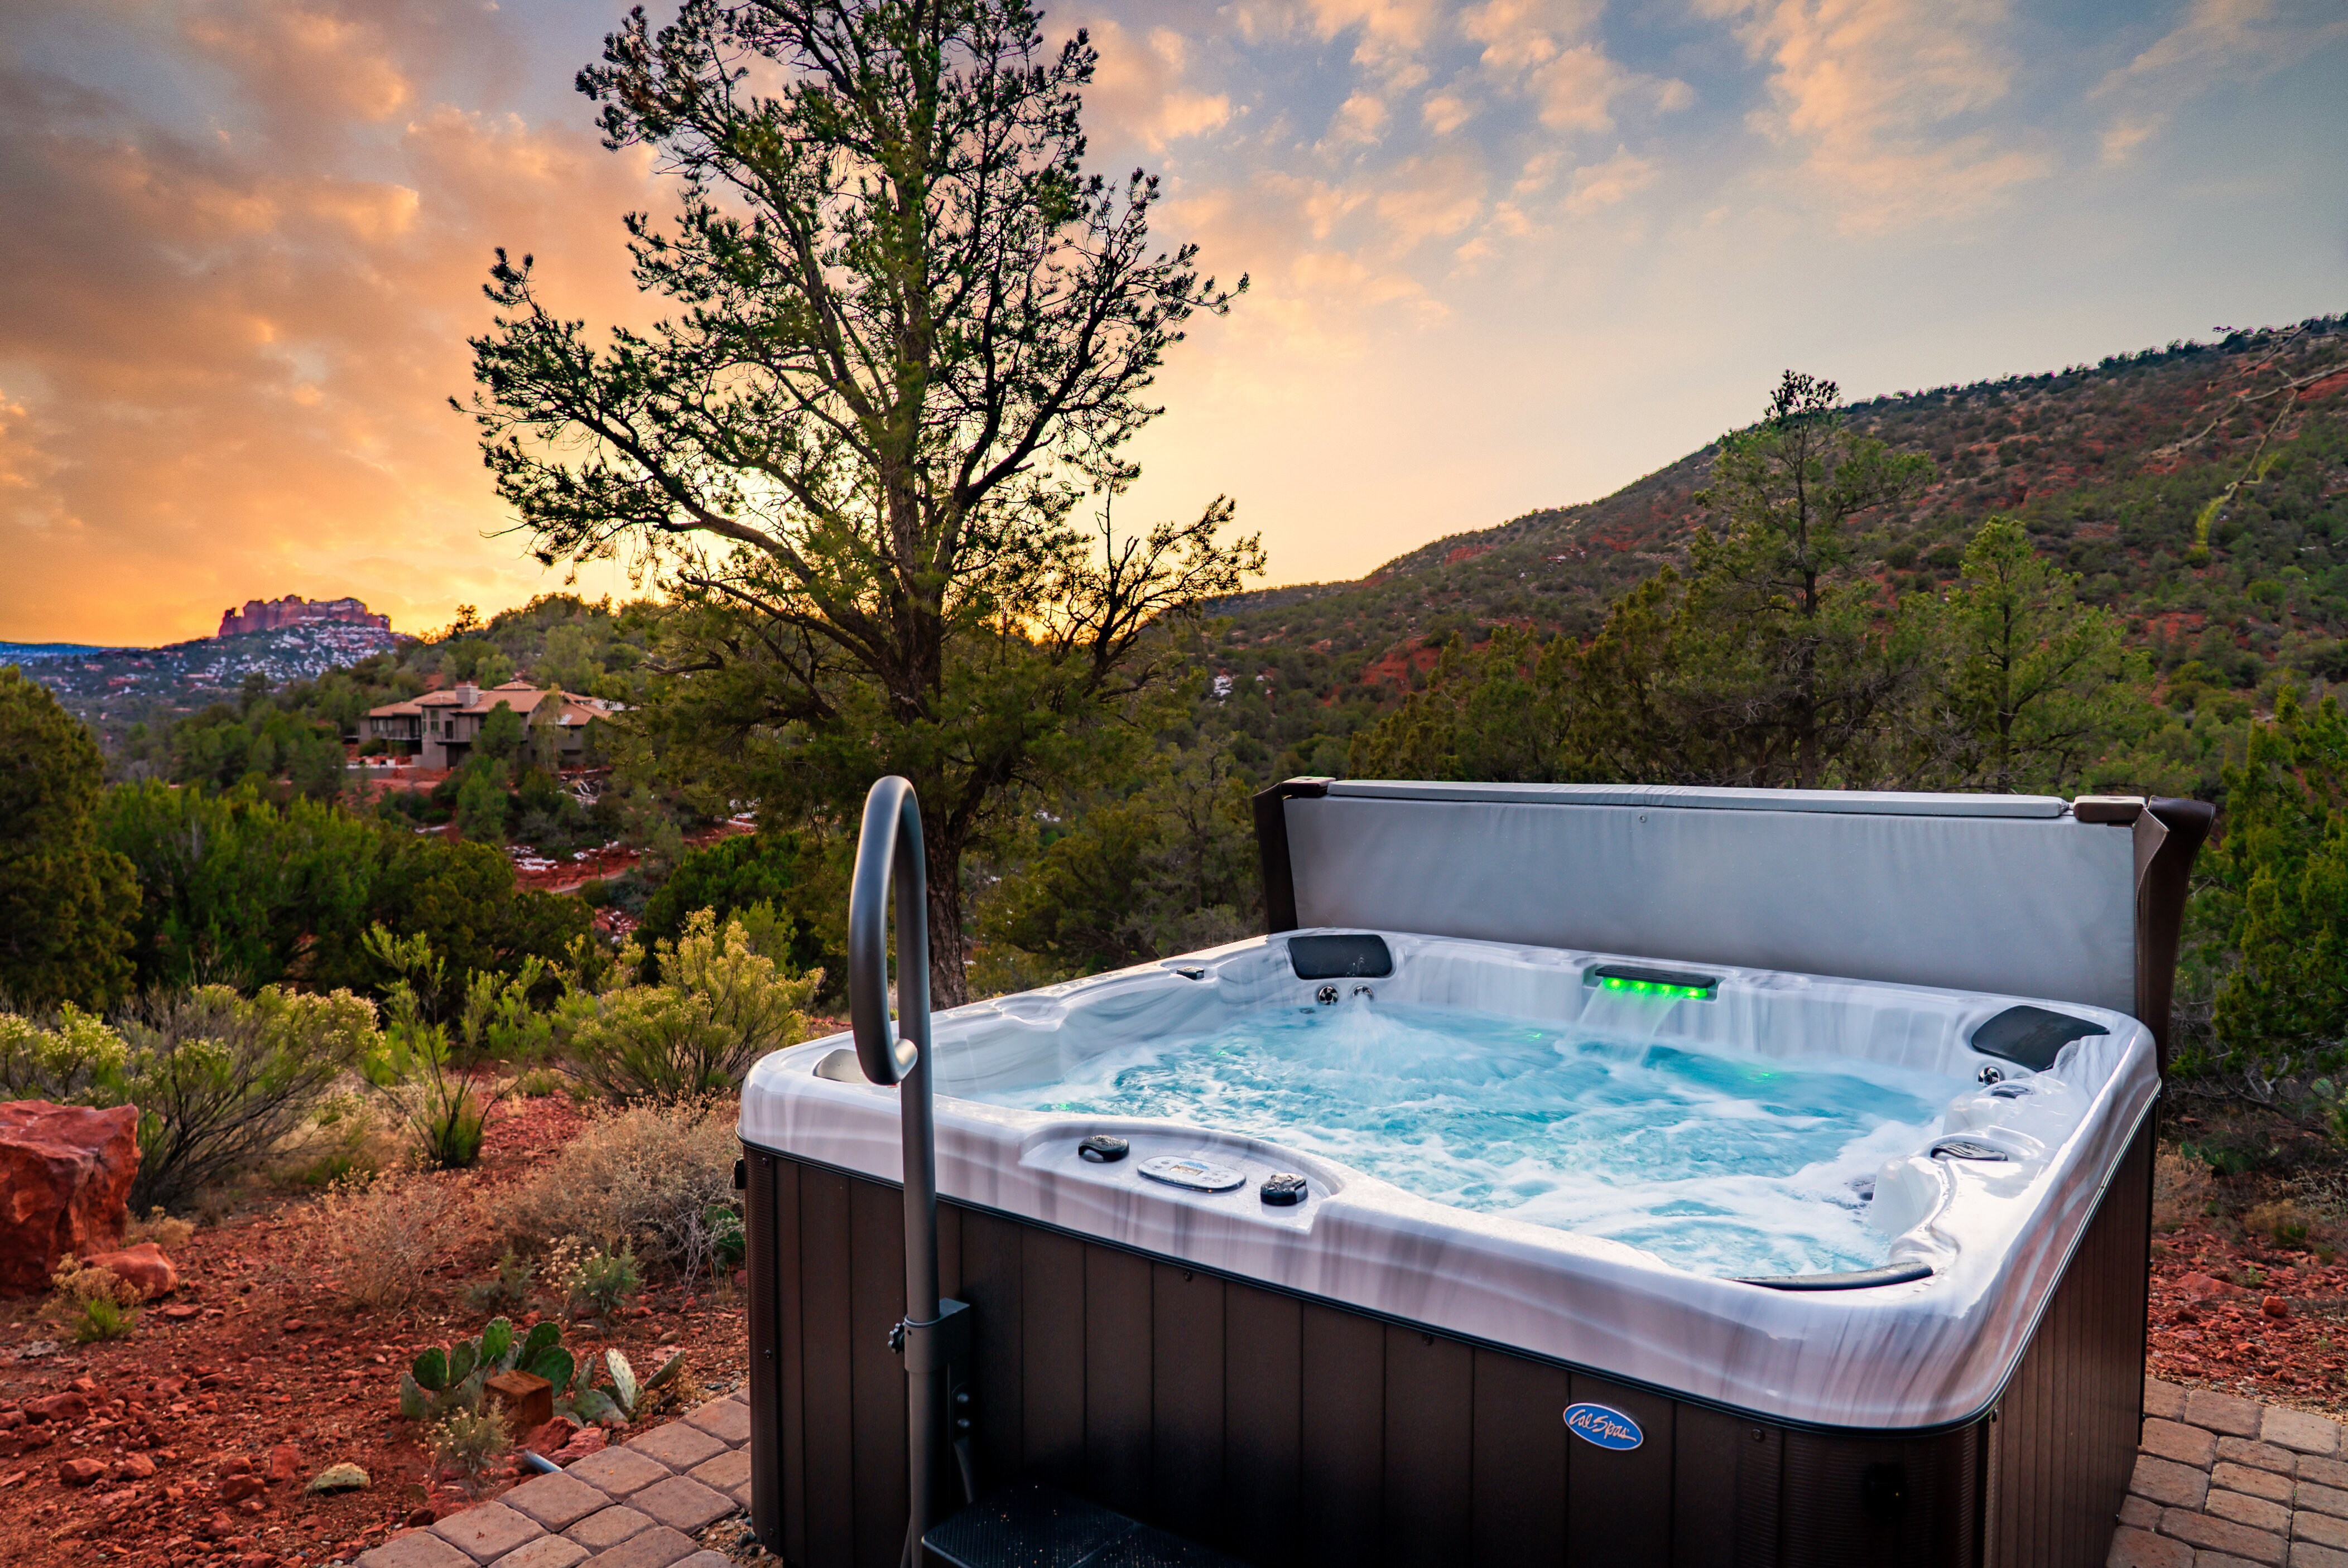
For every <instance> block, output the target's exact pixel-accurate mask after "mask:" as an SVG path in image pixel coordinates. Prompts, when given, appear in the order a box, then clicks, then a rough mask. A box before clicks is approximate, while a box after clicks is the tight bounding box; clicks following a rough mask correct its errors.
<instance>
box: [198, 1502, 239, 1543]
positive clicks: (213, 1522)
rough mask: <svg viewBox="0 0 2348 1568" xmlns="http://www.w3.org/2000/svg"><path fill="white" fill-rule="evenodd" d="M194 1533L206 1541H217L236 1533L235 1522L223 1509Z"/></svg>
mask: <svg viewBox="0 0 2348 1568" xmlns="http://www.w3.org/2000/svg"><path fill="white" fill-rule="evenodd" d="M196 1533H197V1534H199V1535H201V1536H202V1537H203V1538H204V1539H205V1540H207V1541H218V1540H221V1539H222V1538H223V1537H225V1536H230V1535H233V1534H235V1533H236V1521H235V1520H233V1519H232V1518H230V1517H229V1513H228V1510H226V1509H224V1508H223V1509H221V1510H219V1511H217V1512H214V1513H213V1514H212V1516H211V1518H210V1519H207V1520H205V1521H204V1522H203V1523H202V1524H201V1525H200V1526H198V1527H197V1530H196Z"/></svg>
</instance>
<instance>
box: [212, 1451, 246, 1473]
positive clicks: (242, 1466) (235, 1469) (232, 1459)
mask: <svg viewBox="0 0 2348 1568" xmlns="http://www.w3.org/2000/svg"><path fill="white" fill-rule="evenodd" d="M218 1463H219V1466H220V1472H221V1474H222V1475H243V1474H245V1473H247V1472H248V1471H251V1470H252V1460H251V1459H250V1458H248V1457H247V1456H245V1455H243V1454H223V1455H221V1458H220V1460H219V1461H218Z"/></svg>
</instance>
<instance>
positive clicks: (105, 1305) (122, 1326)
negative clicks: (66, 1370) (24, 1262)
mask: <svg viewBox="0 0 2348 1568" xmlns="http://www.w3.org/2000/svg"><path fill="white" fill-rule="evenodd" d="M49 1285H50V1286H51V1287H52V1288H53V1289H54V1290H56V1292H57V1305H58V1306H59V1307H61V1308H62V1309H63V1310H64V1312H65V1314H66V1321H67V1325H68V1327H71V1328H72V1330H73V1337H74V1342H75V1343H76V1344H77V1345H88V1344H92V1343H94V1342H96V1341H98V1340H100V1339H125V1338H128V1337H129V1336H130V1333H131V1331H132V1330H133V1329H134V1328H136V1327H138V1321H139V1310H138V1308H139V1303H140V1302H141V1301H143V1300H144V1299H145V1297H144V1296H141V1295H140V1294H139V1287H138V1286H135V1285H133V1284H131V1283H130V1282H129V1280H127V1279H124V1278H122V1277H121V1276H119V1275H117V1274H116V1273H115V1272H114V1271H113V1270H112V1269H110V1268H92V1267H89V1266H86V1265H84V1264H82V1263H80V1262H77V1260H76V1259H75V1258H74V1257H73V1256H72V1255H70V1254H68V1255H66V1256H65V1257H63V1258H61V1259H60V1260H58V1263H57V1272H56V1273H55V1274H53V1275H51V1276H49Z"/></svg>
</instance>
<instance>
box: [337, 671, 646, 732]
mask: <svg viewBox="0 0 2348 1568" xmlns="http://www.w3.org/2000/svg"><path fill="white" fill-rule="evenodd" d="M467 691H471V692H473V700H472V701H471V702H467V701H466V700H465V693H466V692H467ZM549 698H558V699H560V700H561V708H560V709H558V710H557V711H556V713H555V723H558V724H584V723H589V722H591V721H592V720H595V719H600V718H602V717H603V716H604V715H605V714H606V713H614V712H619V710H620V704H619V703H617V702H605V701H603V700H602V698H600V697H582V696H581V695H580V694H579V693H578V692H564V691H561V690H559V689H556V688H551V687H539V686H533V685H531V684H530V682H527V681H509V682H506V683H505V684H503V685H501V686H491V687H488V688H486V689H482V688H469V687H462V686H452V687H449V688H448V689H447V690H445V691H439V692H425V693H424V694H423V695H422V696H420V697H416V698H411V699H410V700H408V701H407V702H386V703H385V704H384V705H383V706H382V707H380V708H369V709H368V710H367V717H368V718H370V719H392V718H409V717H413V716H415V715H417V714H420V713H422V712H425V711H426V710H427V709H430V710H432V711H435V712H444V711H453V713H467V714H477V715H481V716H487V715H488V714H489V713H492V712H496V711H497V707H498V704H499V703H500V702H502V703H504V704H505V705H506V706H507V707H509V708H511V709H512V710H513V711H514V712H516V713H519V714H520V715H521V716H522V717H523V718H525V719H527V718H529V717H530V715H531V714H533V713H535V712H537V711H538V709H539V706H540V705H541V703H543V702H546V701H547V699H549ZM452 716H453V714H452Z"/></svg>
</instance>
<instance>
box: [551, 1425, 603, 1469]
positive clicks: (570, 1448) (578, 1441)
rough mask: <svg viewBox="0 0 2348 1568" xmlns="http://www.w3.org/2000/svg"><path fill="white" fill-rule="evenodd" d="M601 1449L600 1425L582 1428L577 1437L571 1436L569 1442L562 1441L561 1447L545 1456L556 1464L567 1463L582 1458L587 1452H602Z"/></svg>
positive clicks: (601, 1433) (601, 1431)
mask: <svg viewBox="0 0 2348 1568" xmlns="http://www.w3.org/2000/svg"><path fill="white" fill-rule="evenodd" d="M602 1451H603V1429H602V1428H601V1427H588V1428H586V1429H584V1430H582V1431H581V1432H580V1434H579V1435H578V1436H577V1437H575V1438H572V1440H570V1441H569V1442H567V1443H564V1444H563V1445H562V1446H561V1448H559V1449H557V1450H554V1451H553V1452H552V1453H551V1454H549V1455H547V1456H546V1457H547V1458H549V1459H551V1460H553V1461H554V1462H555V1463H557V1464H569V1463H571V1461H572V1460H582V1459H585V1458H586V1457H587V1456H588V1455H589V1454H596V1453H602Z"/></svg>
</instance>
